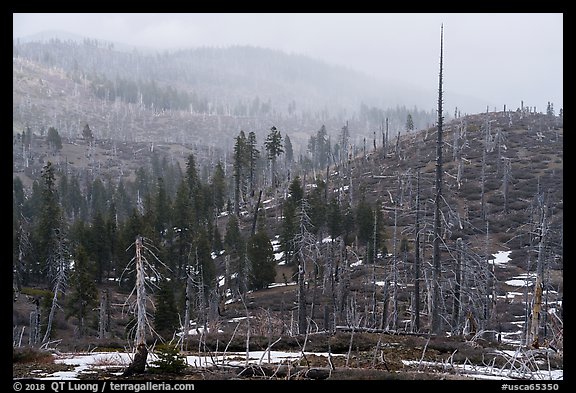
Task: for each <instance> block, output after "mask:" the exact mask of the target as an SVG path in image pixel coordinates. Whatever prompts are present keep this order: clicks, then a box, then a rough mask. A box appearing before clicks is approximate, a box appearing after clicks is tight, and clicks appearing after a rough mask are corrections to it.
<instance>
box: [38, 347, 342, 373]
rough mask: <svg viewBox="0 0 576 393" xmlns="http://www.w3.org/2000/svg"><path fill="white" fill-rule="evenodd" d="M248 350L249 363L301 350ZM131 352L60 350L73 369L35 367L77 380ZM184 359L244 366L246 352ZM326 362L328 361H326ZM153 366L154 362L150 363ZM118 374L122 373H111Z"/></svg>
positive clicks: (292, 356) (296, 355)
mask: <svg viewBox="0 0 576 393" xmlns="http://www.w3.org/2000/svg"><path fill="white" fill-rule="evenodd" d="M269 352H270V354H269V356H268V351H251V352H249V354H248V363H249V364H260V363H262V364H265V363H268V359H270V363H272V364H281V363H287V362H291V361H294V360H298V359H300V357H301V356H302V354H301V353H300V352H285V351H269ZM305 354H306V355H317V356H324V357H326V358H327V357H328V353H327V352H305ZM332 356H344V355H342V354H332ZM132 358H133V354H131V353H123V352H92V353H85V354H82V353H62V354H59V355H58V356H57V358H56V359H55V362H56V363H60V364H67V365H71V366H74V370H73V371H58V372H55V373H51V374H44V373H42V372H41V370H36V373H35V374H37V378H38V379H48V380H53V379H57V380H60V379H70V380H75V379H80V378H79V376H80V374H81V373H94V372H96V369H102V368H104V369H105V368H107V367H122V368H125V367H128V365H129V364H130V363H131V362H132ZM157 359H158V358H157V356H156V355H154V354H153V353H150V354H148V365H149V366H151V365H152V362H154V361H156V360H157ZM186 362H187V363H188V364H189V365H191V366H193V367H210V366H213V365H215V364H226V365H231V366H243V365H245V364H246V352H229V353H226V354H225V355H224V354H223V353H219V354H213V355H209V354H206V355H189V356H186ZM326 364H328V362H327V363H326ZM152 366H153V365H152ZM113 374H115V375H121V374H122V371H121V372H117V373H113Z"/></svg>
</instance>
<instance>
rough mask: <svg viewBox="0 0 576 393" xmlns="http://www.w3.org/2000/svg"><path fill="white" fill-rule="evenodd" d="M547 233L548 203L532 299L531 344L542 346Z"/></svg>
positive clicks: (542, 223) (544, 214)
mask: <svg viewBox="0 0 576 393" xmlns="http://www.w3.org/2000/svg"><path fill="white" fill-rule="evenodd" d="M546 234H547V224H546V205H544V206H543V207H542V220H541V221H540V240H539V242H538V262H537V264H536V283H535V284H534V298H533V300H532V321H531V329H530V336H531V345H532V347H534V348H538V347H539V346H540V341H539V331H540V313H541V311H542V289H543V281H544V244H545V240H546Z"/></svg>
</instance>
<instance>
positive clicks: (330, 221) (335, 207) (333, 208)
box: [326, 198, 343, 240]
mask: <svg viewBox="0 0 576 393" xmlns="http://www.w3.org/2000/svg"><path fill="white" fill-rule="evenodd" d="M326 224H327V226H328V234H329V235H330V237H331V238H332V240H334V239H336V238H337V237H338V236H340V234H342V224H343V223H342V211H341V210H340V205H339V204H338V201H337V200H336V198H332V199H330V203H329V204H328V208H327V212H326Z"/></svg>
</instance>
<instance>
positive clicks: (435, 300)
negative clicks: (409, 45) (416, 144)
mask: <svg viewBox="0 0 576 393" xmlns="http://www.w3.org/2000/svg"><path fill="white" fill-rule="evenodd" d="M443 41H444V25H442V27H441V30H440V76H439V78H438V138H437V140H436V196H435V200H434V203H435V210H434V254H433V264H434V271H433V276H432V280H433V282H432V290H433V294H432V299H431V300H432V305H431V306H432V307H431V309H432V321H431V325H430V329H431V331H432V333H435V334H438V333H440V331H441V329H442V324H441V318H440V317H441V316H440V289H441V286H440V284H441V277H440V275H441V265H440V241H441V238H440V236H441V229H442V228H441V220H440V218H441V211H440V204H441V201H442V122H443V120H444V117H443V116H442V61H443V54H442V51H443Z"/></svg>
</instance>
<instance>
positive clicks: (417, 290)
mask: <svg viewBox="0 0 576 393" xmlns="http://www.w3.org/2000/svg"><path fill="white" fill-rule="evenodd" d="M414 253H415V255H414V322H413V323H412V326H413V329H412V330H413V331H415V332H418V331H419V330H420V168H418V172H416V239H415V240H414Z"/></svg>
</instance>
